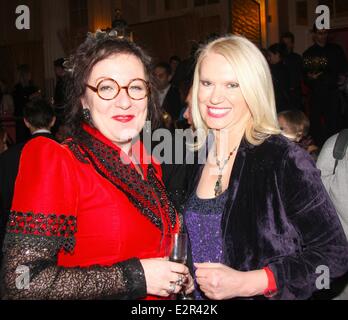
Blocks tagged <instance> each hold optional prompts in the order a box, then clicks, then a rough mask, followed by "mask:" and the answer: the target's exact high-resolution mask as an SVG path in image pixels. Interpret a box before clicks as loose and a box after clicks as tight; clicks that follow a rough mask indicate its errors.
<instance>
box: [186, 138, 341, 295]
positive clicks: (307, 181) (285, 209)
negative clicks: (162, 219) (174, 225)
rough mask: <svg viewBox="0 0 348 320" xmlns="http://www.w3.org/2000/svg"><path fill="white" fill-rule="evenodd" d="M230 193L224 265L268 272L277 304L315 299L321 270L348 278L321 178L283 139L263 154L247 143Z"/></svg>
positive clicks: (269, 142) (338, 226)
mask: <svg viewBox="0 0 348 320" xmlns="http://www.w3.org/2000/svg"><path fill="white" fill-rule="evenodd" d="M200 166H201V165H197V166H195V167H194V170H193V175H194V178H193V179H191V181H192V183H191V185H190V187H189V193H191V192H193V190H195V187H196V185H197V184H198V182H199V173H200V172H201V171H200V170H199V169H200ZM228 189H229V197H228V200H227V203H226V206H225V210H224V213H223V218H222V223H221V228H222V235H223V242H224V258H225V261H226V264H227V265H229V266H230V267H232V268H235V269H237V270H240V271H248V270H255V269H262V268H263V267H265V266H268V267H269V268H270V269H271V270H272V271H273V273H274V276H275V279H276V283H277V288H278V292H277V294H276V295H275V296H274V297H273V299H308V298H310V297H311V295H312V294H313V293H314V291H316V290H317V288H316V280H317V279H318V277H319V276H320V275H321V274H322V270H321V269H320V268H319V269H317V268H318V267H319V266H327V267H328V268H329V272H330V278H336V277H339V276H341V275H343V274H344V273H345V272H347V271H348V243H347V239H346V237H345V234H344V232H343V229H342V226H341V224H340V221H339V218H338V216H337V213H336V211H335V209H334V206H333V204H332V202H331V200H330V198H329V196H328V194H327V192H326V190H325V188H324V186H323V184H322V182H321V179H320V171H319V170H318V169H317V168H316V166H315V163H314V162H313V160H312V159H311V157H310V156H309V155H308V154H307V153H306V151H304V150H303V149H302V148H300V147H299V146H297V145H296V144H294V143H292V142H290V141H289V140H287V139H286V138H284V137H283V136H281V135H274V136H271V137H269V138H268V139H266V140H265V141H264V142H263V143H262V144H261V145H259V146H253V145H250V144H248V143H247V142H246V141H245V140H243V141H242V143H241V145H240V147H239V149H238V152H237V155H236V159H235V163H234V167H233V170H232V173H231V178H230V181H229V187H228ZM316 271H317V272H318V273H316ZM318 282H319V283H320V281H318Z"/></svg>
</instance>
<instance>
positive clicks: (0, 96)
mask: <svg viewBox="0 0 348 320" xmlns="http://www.w3.org/2000/svg"><path fill="white" fill-rule="evenodd" d="M13 113H14V102H13V98H12V95H11V94H10V93H9V92H8V88H7V85H6V83H5V81H2V80H0V116H13Z"/></svg>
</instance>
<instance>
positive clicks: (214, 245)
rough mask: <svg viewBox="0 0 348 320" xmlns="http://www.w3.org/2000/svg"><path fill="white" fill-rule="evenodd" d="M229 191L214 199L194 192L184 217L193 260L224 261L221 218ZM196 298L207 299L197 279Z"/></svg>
mask: <svg viewBox="0 0 348 320" xmlns="http://www.w3.org/2000/svg"><path fill="white" fill-rule="evenodd" d="M227 197H228V192H227V191H225V192H223V193H222V194H221V195H220V196H218V197H216V198H212V199H200V198H198V197H197V195H196V193H195V192H194V193H193V195H192V196H191V197H190V198H189V200H188V202H187V204H186V207H185V212H184V219H185V224H186V228H187V233H188V235H189V239H190V243H191V250H192V260H193V262H216V263H223V262H224V261H223V260H224V259H223V249H222V235H221V218H222V214H223V211H224V207H225V203H226V200H227ZM195 288H196V290H195V298H196V300H201V299H205V297H204V295H203V293H202V292H201V291H200V290H199V288H198V287H197V283H196V281H195Z"/></svg>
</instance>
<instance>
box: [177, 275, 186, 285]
mask: <svg viewBox="0 0 348 320" xmlns="http://www.w3.org/2000/svg"><path fill="white" fill-rule="evenodd" d="M175 283H176V284H177V285H178V286H182V285H183V283H184V276H183V275H182V274H179V279H178V280H176V282H175Z"/></svg>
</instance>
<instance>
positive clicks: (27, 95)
mask: <svg viewBox="0 0 348 320" xmlns="http://www.w3.org/2000/svg"><path fill="white" fill-rule="evenodd" d="M17 71H18V78H19V81H18V82H17V84H16V85H15V87H14V91H13V101H14V115H15V117H17V119H16V143H19V142H24V141H26V140H28V138H29V137H30V132H29V130H28V129H27V127H26V126H25V125H24V122H23V109H24V106H25V105H26V104H27V103H28V102H29V101H30V100H31V99H33V98H36V97H38V96H40V95H41V91H40V89H39V88H38V87H37V86H36V85H35V84H34V82H33V80H32V74H31V71H30V67H29V65H27V64H22V65H20V66H19V67H18V70H17Z"/></svg>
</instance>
